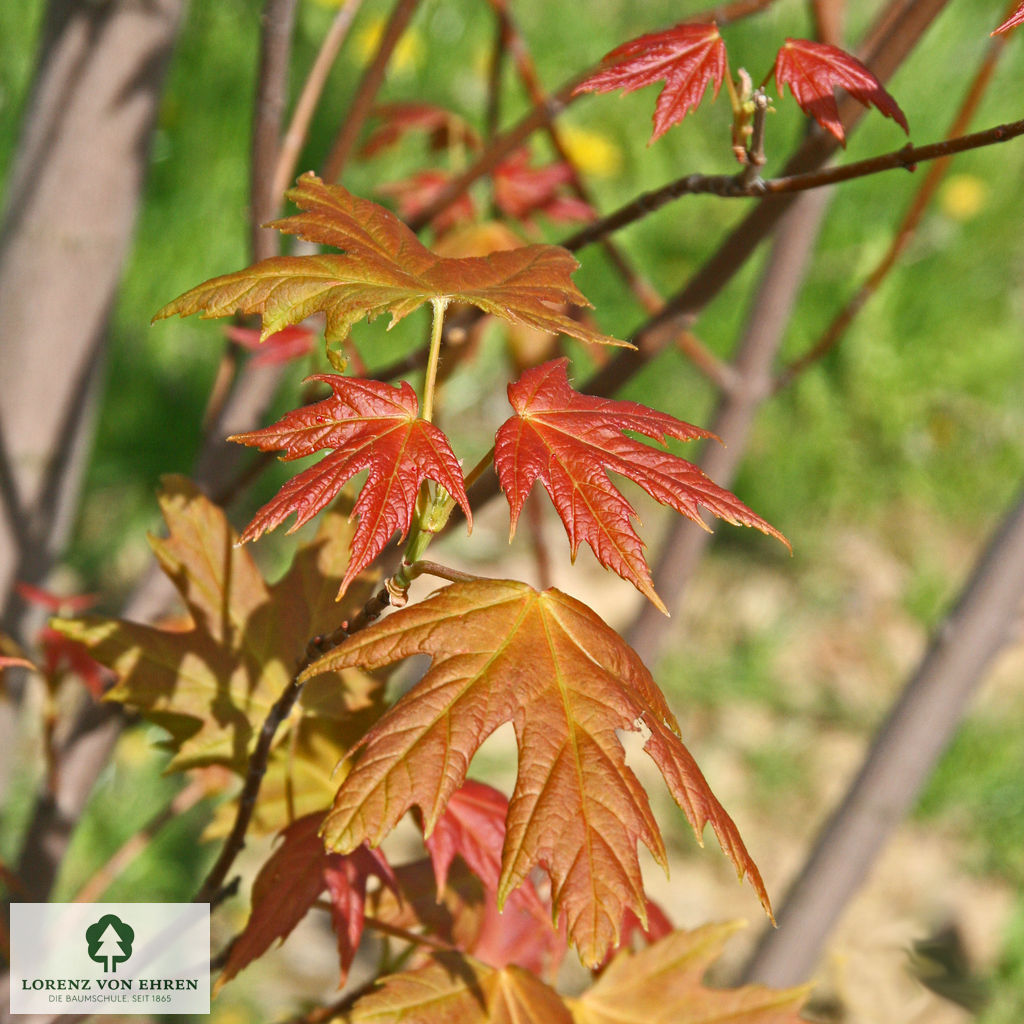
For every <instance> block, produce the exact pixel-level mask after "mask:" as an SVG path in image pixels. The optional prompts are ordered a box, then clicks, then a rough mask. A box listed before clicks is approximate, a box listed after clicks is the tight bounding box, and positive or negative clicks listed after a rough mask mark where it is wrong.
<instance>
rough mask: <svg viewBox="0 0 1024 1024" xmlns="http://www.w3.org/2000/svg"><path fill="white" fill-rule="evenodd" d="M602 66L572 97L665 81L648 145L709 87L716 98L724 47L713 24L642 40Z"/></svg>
mask: <svg viewBox="0 0 1024 1024" xmlns="http://www.w3.org/2000/svg"><path fill="white" fill-rule="evenodd" d="M602 63H603V64H604V65H607V66H605V67H602V68H601V69H600V70H599V71H596V72H595V73H594V74H592V75H591V76H590V77H589V78H587V79H586V80H585V81H583V82H581V83H580V84H579V85H578V86H576V88H575V89H574V90H573V95H574V96H575V95H577V94H578V93H581V92H614V91H615V90H616V89H621V90H622V91H623V92H624V93H628V92H633V91H634V90H636V89H641V88H643V87H644V86H645V85H650V84H651V83H652V82H658V81H661V80H662V79H664V81H665V87H664V89H662V91H661V93H660V95H659V96H658V102H657V105H656V106H655V108H654V134H653V135H651V138H650V142H654V141H656V140H657V139H659V138H661V136H662V135H664V134H665V132H667V131H668V130H669V128H671V127H672V125H674V124H678V123H679V122H680V121H682V119H683V118H684V117H686V115H687V114H688V113H689V112H690V111H691V110H695V109H696V108H697V107H698V106H699V105H700V101H701V99H703V97H704V93H705V91H706V89H707V87H708V83H709V82H713V83H714V86H715V91H714V95H715V96H717V95H718V90H719V89H720V88H721V87H722V80H723V79H724V78H725V75H726V71H727V62H726V56H725V43H724V42H723V41H722V37H721V36H720V35H719V34H718V26H717V25H714V24H708V25H703V24H683V25H676V26H675V27H674V28H670V29H667V30H666V31H664V32H653V33H651V34H650V35H645V36H640V37H638V38H637V39H632V40H630V42H628V43H624V44H623V45H622V46H620V47H618V48H617V49H614V50H612V51H611V53H608V54H606V55H605V58H604V60H603V62H602ZM648 144H649V143H648Z"/></svg>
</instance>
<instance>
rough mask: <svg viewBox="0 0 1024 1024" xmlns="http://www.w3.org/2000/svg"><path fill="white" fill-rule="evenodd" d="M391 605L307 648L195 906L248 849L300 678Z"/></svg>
mask: <svg viewBox="0 0 1024 1024" xmlns="http://www.w3.org/2000/svg"><path fill="white" fill-rule="evenodd" d="M390 603H391V597H390V594H389V593H388V591H387V589H386V588H385V589H382V590H380V591H379V592H378V593H377V594H376V595H374V597H372V598H371V599H370V600H369V601H367V602H366V604H365V605H364V606H363V608H362V610H361V611H360V612H359V614H358V615H357V616H356V617H355V618H354V619H351V620H350V621H349V622H347V623H345V624H343V625H341V626H339V627H338V628H337V629H336V630H335V631H334V632H333V633H330V634H329V635H327V636H316V637H313V638H312V639H311V640H310V641H309V643H308V644H307V646H306V653H305V654H304V656H303V657H302V659H301V660H300V662H299V664H298V665H297V666H296V670H295V674H294V675H293V676H292V678H291V680H290V682H289V683H288V685H287V686H286V687H285V689H284V691H283V692H282V693H281V695H280V696H279V697H278V698H277V700H276V701H275V702H274V705H273V707H271V709H270V711H269V712H268V714H267V717H266V719H265V720H264V722H263V725H262V727H261V728H260V732H259V736H258V738H257V740H256V746H255V748H254V749H253V752H252V754H250V756H249V764H248V767H247V768H246V773H245V782H244V783H243V784H242V791H241V793H240V794H239V796H238V810H237V812H236V814H235V821H234V824H233V825H232V826H231V831H230V832H229V833H228V836H227V838H226V839H225V840H224V846H223V847H222V848H221V851H220V855H219V856H218V857H217V860H216V861H215V863H214V865H213V867H212V868H211V869H210V872H209V874H208V875H207V876H206V879H205V880H204V881H203V884H202V885H201V886H200V887H199V891H198V892H197V893H196V895H195V898H194V899H193V902H194V903H208V902H212V901H214V900H215V899H216V897H217V894H218V893H219V892H220V890H221V888H222V887H223V885H224V880H225V879H226V878H227V874H228V872H229V871H230V870H231V865H232V864H233V863H234V862H235V858H236V857H237V856H238V854H239V853H241V852H242V849H243V848H244V847H245V833H246V832H247V831H248V829H249V822H250V821H251V820H252V815H253V811H254V810H255V809H256V798H257V796H258V795H259V791H260V786H261V785H262V783H263V776H264V775H265V774H266V771H267V764H268V763H269V760H270V751H271V749H272V747H273V745H274V737H275V735H276V734H277V730H278V728H279V727H280V725H281V723H282V722H284V720H285V719H286V718H287V717H288V716H289V715H290V714H291V712H292V708H294V707H295V702H296V701H297V700H298V699H299V695H300V694H301V693H302V686H303V684H302V683H301V682H300V681H299V677H300V676H301V675H302V673H303V671H305V669H307V668H308V667H309V666H310V665H311V664H312V663H313V662H314V661H316V659H317V658H319V657H321V656H322V655H323V654H325V653H326V652H327V651H329V650H330V649H331V648H333V647H336V646H337V645H338V644H339V643H341V642H342V641H344V640H345V639H347V638H348V637H350V636H351V635H352V634H353V633H357V632H359V630H361V629H364V628H365V627H366V626H368V625H369V624H370V623H371V622H373V620H374V619H376V618H377V617H378V616H379V615H380V613H381V612H382V611H383V610H384V609H385V608H386V607H387V606H388V605H389V604H390Z"/></svg>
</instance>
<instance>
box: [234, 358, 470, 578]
mask: <svg viewBox="0 0 1024 1024" xmlns="http://www.w3.org/2000/svg"><path fill="white" fill-rule="evenodd" d="M309 379H310V380H319V381H323V382H324V383H325V384H328V385H330V388H331V390H332V391H333V392H334V395H333V397H331V398H327V399H324V401H322V402H316V403H315V404H314V405H306V406H303V407H302V408H301V409H293V410H292V411H291V412H290V413H288V414H287V415H285V416H283V417H282V418H281V419H280V420H278V421H277V423H275V424H273V425H272V426H269V427H264V428H263V429H261V430H254V431H252V432H250V433H247V434H235V435H233V436H232V437H231V438H230V440H232V441H238V442H239V443H241V444H248V445H252V446H253V447H256V448H259V449H260V450H261V451H272V450H275V449H281V450H283V451H284V453H285V454H284V455H282V456H281V458H282V459H285V460H290V459H299V458H302V457H303V456H305V455H312V454H314V453H315V452H318V451H321V450H323V449H328V450H330V452H331V453H330V454H329V455H327V456H326V457H325V458H323V459H321V460H320V461H319V462H318V463H317V464H316V465H315V466H310V468H309V469H307V470H304V471H303V472H302V473H300V474H299V475H298V476H296V477H293V478H292V479H291V480H290V481H289V482H288V483H286V484H285V485H284V487H282V488H281V490H280V491H278V493H277V495H276V496H275V497H274V498H273V499H272V500H271V501H269V502H267V504H266V505H264V506H263V508H261V509H260V510H259V512H257V513H256V515H255V516H254V517H253V520H252V522H251V523H249V525H248V526H247V527H246V528H245V531H244V532H243V533H242V536H241V541H242V542H245V541H248V540H255V539H256V538H257V537H259V536H260V534H262V533H264V532H265V531H266V530H272V529H273V528H274V527H275V526H279V525H280V524H281V523H283V522H284V520H285V519H287V518H288V517H289V516H290V515H291V514H292V513H294V514H295V522H294V524H293V525H292V527H291V529H290V530H289V531H288V532H289V533H291V532H293V531H294V530H297V529H298V528H299V527H300V526H302V524H303V523H306V522H308V521H309V520H310V519H312V518H313V516H315V515H316V514H317V512H319V511H320V510H321V509H322V508H324V507H325V506H326V505H327V504H329V503H330V502H331V501H332V500H333V499H334V498H335V497H336V496H337V494H338V492H339V491H340V490H341V488H342V487H343V486H344V484H345V483H346V481H348V480H349V479H350V478H351V477H353V476H355V474H356V473H358V472H359V471H360V470H363V469H368V470H369V471H370V472H369V476H368V477H367V478H366V483H365V484H364V485H363V489H362V491H361V492H360V494H359V498H358V500H357V501H356V503H355V506H354V508H353V510H352V511H353V515H356V516H358V517H359V525H358V527H357V528H356V531H355V533H354V534H353V536H352V548H351V552H352V557H351V561H350V562H349V565H348V569H347V570H346V572H345V578H344V579H343V580H342V581H341V589H340V590H339V591H338V596H339V597H341V595H342V594H344V593H345V590H346V589H347V588H348V585H349V584H350V583H351V582H352V580H354V579H355V578H356V576H358V575H359V573H360V572H362V570H363V569H365V568H366V566H368V565H369V564H370V562H372V561H373V560H374V559H375V558H376V557H377V555H379V554H380V552H381V551H382V550H383V549H384V546H385V545H386V544H387V542H388V541H389V540H390V539H391V537H392V535H393V534H394V533H395V532H396V531H398V532H400V533H401V536H402V537H404V536H405V535H406V533H408V531H409V526H410V524H411V523H412V517H413V513H414V512H415V509H416V497H417V495H418V494H419V488H420V484H421V483H422V482H423V481H424V480H425V479H430V480H434V481H436V482H437V483H439V484H440V485H441V486H442V487H443V488H444V489H445V490H446V491H447V492H448V493H449V494H450V495H451V496H452V497H453V498H454V499H455V500H456V501H457V502H458V503H459V504H460V505H461V506H462V510H463V511H464V512H465V513H466V521H467V523H468V524H469V526H470V528H472V525H473V515H472V511H471V510H470V507H469V499H468V498H467V497H466V487H465V483H464V482H463V479H462V469H461V468H460V466H459V460H458V459H456V458H455V453H454V452H453V451H452V449H451V445H449V443H448V438H446V437H445V436H444V434H443V433H441V431H440V430H438V428H437V427H435V426H434V425H433V424H432V423H428V422H427V421H426V420H422V419H420V418H419V416H418V413H419V403H418V402H417V400H416V392H415V391H414V390H413V389H412V387H411V386H410V385H409V384H407V383H406V382H405V381H403V382H402V383H401V385H399V386H398V387H392V386H391V385H390V384H385V383H383V382H381V381H375V380H357V379H355V378H352V377H341V376H339V375H338V374H333V373H327V374H317V375H315V376H313V377H310V378H309Z"/></svg>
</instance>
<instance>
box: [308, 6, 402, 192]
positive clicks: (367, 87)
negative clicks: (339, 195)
mask: <svg viewBox="0 0 1024 1024" xmlns="http://www.w3.org/2000/svg"><path fill="white" fill-rule="evenodd" d="M418 6H419V0H398V2H397V3H396V4H395V8H394V10H393V11H392V12H391V17H390V18H389V19H388V23H387V25H386V26H385V28H384V34H383V35H382V36H381V40H380V45H379V46H378V47H377V52H376V53H375V54H374V57H373V60H372V61H370V64H369V66H368V67H367V69H366V71H364V72H363V77H362V79H361V80H360V82H359V85H358V86H357V88H356V92H355V95H354V96H353V97H352V102H351V103H349V106H348V112H347V114H346V116H345V120H344V122H343V123H342V126H341V131H339V132H338V136H337V138H336V139H335V140H334V145H333V146H332V147H331V152H330V153H329V154H328V157H327V161H326V163H325V164H324V174H323V177H324V180H325V181H337V180H338V179H339V178H340V177H341V174H342V171H344V169H345V165H346V164H347V163H348V158H349V157H350V156H351V155H352V150H353V149H354V148H355V144H356V141H357V140H358V139H359V133H360V132H361V131H362V130H363V125H364V124H365V123H366V119H367V117H369V116H370V111H371V110H372V109H373V104H374V101H375V100H376V98H377V93H378V91H379V90H380V87H381V85H382V84H383V82H384V73H385V72H386V71H387V66H388V62H389V61H390V60H391V55H392V54H393V53H394V52H395V47H396V46H397V45H398V41H399V40H400V39H401V38H402V35H403V34H404V32H405V30H406V28H408V26H409V22H410V21H411V20H412V16H413V15H414V14H415V13H416V8H417V7H418Z"/></svg>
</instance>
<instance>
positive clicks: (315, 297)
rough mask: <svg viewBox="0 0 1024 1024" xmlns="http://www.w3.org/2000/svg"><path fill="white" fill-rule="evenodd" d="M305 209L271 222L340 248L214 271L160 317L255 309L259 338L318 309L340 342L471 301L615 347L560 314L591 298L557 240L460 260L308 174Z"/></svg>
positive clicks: (301, 192)
mask: <svg viewBox="0 0 1024 1024" xmlns="http://www.w3.org/2000/svg"><path fill="white" fill-rule="evenodd" d="M288 198H289V199H291V201H292V202H293V203H295V205H296V206H298V207H299V209H300V210H302V211H303V212H302V213H299V214H296V215H295V216H293V217H286V218H285V219H284V220H279V221H274V222H273V223H272V224H270V225H269V226H270V227H276V228H278V229H279V230H281V231H284V232H286V233H288V234H293V235H298V236H299V237H301V238H305V239H307V240H308V241H310V242H317V243H321V244H324V245H333V246H336V247H337V248H339V249H342V250H344V252H343V254H337V253H335V254H317V255H310V256H276V257H273V258H272V259H268V260H262V261H261V262H259V263H256V264H255V265H254V266H252V267H249V268H248V269H247V270H240V271H238V272H237V273H234V274H225V275H224V276H222V277H215V278H213V280H211V281H207V282H206V283H205V284H201V285H199V286H198V287H196V288H192V289H191V290H190V291H187V292H185V293H184V294H183V295H180V296H179V297H178V298H177V299H175V300H174V301H173V302H170V303H168V304H167V305H166V306H164V307H163V308H162V309H161V310H159V311H158V312H157V314H156V316H155V317H154V318H153V319H154V320H159V319H161V318H163V317H168V316H173V315H174V314H178V315H179V316H189V315H190V314H192V313H201V314H202V315H203V316H204V317H217V316H230V315H231V314H233V313H235V312H237V311H239V310H241V311H242V312H243V313H260V314H261V315H262V316H263V331H262V334H261V337H262V338H263V339H264V340H266V339H267V338H268V337H270V335H272V334H274V333H276V332H277V331H280V330H282V329H283V328H285V327H288V326H289V325H290V324H296V323H299V322H300V321H302V320H305V318H306V317H307V316H309V315H310V314H312V313H315V312H321V311H322V312H323V313H325V314H326V316H327V329H326V339H327V341H338V340H343V339H344V338H345V337H346V336H347V335H348V332H349V330H350V329H351V327H352V325H353V324H355V323H356V322H358V321H359V320H362V319H363V318H364V317H369V318H370V319H372V318H373V317H375V316H377V315H378V314H380V313H385V312H389V313H390V314H391V324H392V326H393V325H394V324H395V323H397V322H398V321H399V320H401V319H402V318H403V317H406V316H408V315H409V314H410V313H411V312H412V311H413V310H415V309H417V308H419V306H421V305H423V303H425V302H431V301H434V300H448V301H451V302H464V303H468V304H469V305H473V306H477V307H478V308H479V309H482V310H483V311H484V312H485V313H491V314H493V315H494V316H498V317H501V318H502V319H505V320H508V321H510V322H511V323H514V324H524V325H526V326H528V327H537V328H539V329H541V330H545V331H551V332H553V333H555V334H568V335H571V336H572V337H574V338H579V339H580V340H582V341H592V342H598V343H600V344H605V345H622V346H625V345H626V343H625V342H621V341H616V340H615V339H614V338H609V337H608V336H607V335H604V334H601V333H600V332H599V331H595V330H592V329H591V328H589V327H587V326H585V325H584V324H581V323H577V322H576V321H575V320H573V319H572V318H571V317H568V316H566V315H565V314H564V313H562V312H560V307H561V305H562V304H564V303H566V302H568V303H570V304H572V305H576V306H589V305H590V303H589V302H588V301H587V299H586V297H585V296H584V295H583V293H582V292H580V290H579V289H578V288H577V287H576V286H575V285H574V284H573V283H572V279H571V276H570V275H571V274H572V272H573V271H574V270H576V268H577V267H578V266H579V264H578V263H577V262H576V260H575V259H574V258H573V256H572V255H571V254H570V253H569V252H567V251H566V250H565V249H562V248H559V247H558V246H556V245H528V246H523V248H521V249H512V250H509V251H507V252H495V253H491V254H490V255H489V256H477V257H474V256H467V257H464V258H462V259H456V258H449V257H443V256H438V255H437V254H436V253H432V252H431V251H430V250H429V249H428V248H427V247H426V246H425V245H423V243H422V242H420V240H419V239H418V238H417V237H416V236H415V235H414V234H413V233H412V231H410V230H409V228H408V227H406V225H405V224H403V223H402V222H401V221H400V220H399V219H398V218H397V217H396V216H395V215H394V214H393V213H391V212H390V211H389V210H385V209H384V207H382V206H378V205H377V204H376V203H371V202H369V201H367V200H365V199H357V198H356V197H355V196H353V195H351V194H350V193H349V192H347V191H346V190H345V189H344V188H342V187H341V186H340V185H326V184H324V183H323V182H322V181H321V180H320V179H319V178H317V177H316V175H315V174H312V173H310V174H305V175H303V176H302V177H301V178H300V179H299V181H298V185H297V186H296V187H295V188H294V189H292V190H291V191H290V192H289V193H288Z"/></svg>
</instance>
